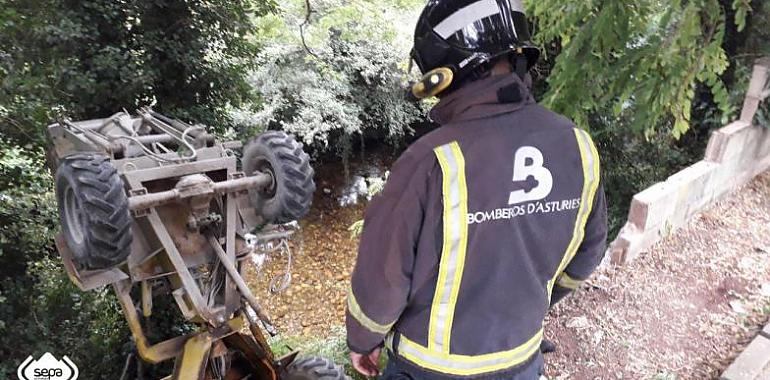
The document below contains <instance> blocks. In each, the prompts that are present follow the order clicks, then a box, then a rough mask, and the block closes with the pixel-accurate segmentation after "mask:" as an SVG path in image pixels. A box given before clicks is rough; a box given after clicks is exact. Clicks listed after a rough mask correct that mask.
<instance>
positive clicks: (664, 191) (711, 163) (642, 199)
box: [607, 58, 770, 264]
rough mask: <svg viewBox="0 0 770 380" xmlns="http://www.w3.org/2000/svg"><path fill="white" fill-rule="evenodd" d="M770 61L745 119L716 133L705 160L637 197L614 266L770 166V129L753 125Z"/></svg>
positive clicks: (611, 254) (614, 247) (758, 70)
mask: <svg viewBox="0 0 770 380" xmlns="http://www.w3.org/2000/svg"><path fill="white" fill-rule="evenodd" d="M769 79H770V58H765V59H762V60H759V61H758V62H757V64H756V65H755V66H754V72H753V75H752V79H751V83H750V85H749V89H748V91H747V94H746V100H745V101H744V105H743V111H742V113H741V118H740V120H738V121H736V122H733V123H732V124H729V125H727V126H725V127H723V128H721V129H719V130H717V131H715V132H714V133H713V134H712V135H711V139H710V140H709V144H708V147H707V148H706V154H705V157H704V159H703V160H702V161H699V162H697V163H695V164H694V165H692V166H690V167H687V168H685V169H683V170H682V171H680V172H678V173H676V174H674V175H672V176H670V177H669V178H668V179H667V180H666V181H664V182H660V183H657V184H655V185H653V186H651V187H649V188H647V189H646V190H644V191H642V192H641V193H638V194H636V195H635V196H634V198H633V200H632V201H631V208H630V211H629V213H628V221H627V222H626V225H625V226H624V227H623V228H622V229H621V231H620V233H619V234H618V237H617V238H616V239H615V241H613V242H612V244H610V247H609V249H608V251H607V256H608V259H609V260H610V262H612V263H613V264H625V263H628V262H630V261H631V260H633V259H634V258H635V257H637V256H638V255H639V254H640V253H641V252H643V251H644V250H645V249H647V248H649V247H650V246H651V245H653V244H655V243H656V242H658V241H660V240H661V239H662V238H664V237H665V236H667V235H668V234H670V233H671V232H673V231H675V230H676V229H677V228H679V227H682V226H684V225H686V224H687V222H688V221H689V220H690V218H692V217H693V216H694V215H695V214H696V213H697V212H699V211H700V210H702V209H703V208H704V207H706V206H708V205H710V204H711V203H713V202H714V201H716V200H718V199H719V198H720V197H722V196H723V195H725V194H727V193H729V192H731V191H732V190H734V189H735V188H736V187H739V186H741V185H743V184H745V183H747V182H749V181H750V180H751V179H752V178H754V177H755V176H756V175H757V174H759V173H761V172H763V171H765V170H767V169H768V168H770V129H769V128H768V127H770V126H757V125H753V119H754V116H755V114H756V112H757V109H758V107H759V103H760V102H762V100H763V99H765V98H767V97H768V95H769V94H770V89H768V84H769V83H768V80H769Z"/></svg>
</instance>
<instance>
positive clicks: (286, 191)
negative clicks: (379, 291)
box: [48, 108, 345, 380]
mask: <svg viewBox="0 0 770 380" xmlns="http://www.w3.org/2000/svg"><path fill="white" fill-rule="evenodd" d="M48 133H49V136H50V138H51V140H52V142H53V144H52V149H51V150H50V151H49V153H48V161H49V165H50V166H51V168H52V170H55V173H56V175H55V177H56V182H55V184H56V197H57V201H58V203H59V212H60V219H61V229H62V231H61V233H60V234H59V235H58V236H57V238H56V247H57V249H58V251H59V254H60V256H61V258H62V261H63V263H64V266H65V268H66V270H67V273H68V274H69V276H70V279H71V280H72V281H73V282H74V283H75V284H77V285H78V286H79V287H80V288H81V289H83V290H91V289H95V288H98V287H102V286H105V285H112V287H113V289H114V291H115V293H116V294H117V297H118V300H119V301H120V304H121V306H122V309H123V312H124V314H125V317H126V319H127V321H128V325H129V327H130V329H131V334H132V336H133V340H134V343H135V345H136V351H137V353H138V355H139V356H140V357H141V359H142V360H143V361H145V362H148V363H153V364H154V363H160V362H164V361H167V360H174V370H173V374H171V375H170V376H168V377H167V379H185V380H186V379H265V380H277V379H318V378H324V379H335V378H340V379H342V378H345V375H344V373H343V372H342V370H341V368H340V367H339V366H337V365H335V364H334V363H332V362H330V361H329V360H326V359H322V358H304V359H296V356H297V354H296V353H292V354H290V355H287V356H285V357H282V358H275V357H274V356H273V353H272V351H271V349H270V347H269V345H268V343H267V340H266V339H265V335H264V334H263V331H264V332H267V333H268V334H270V335H274V334H275V329H274V327H273V325H272V324H271V322H270V319H269V317H268V316H267V315H266V313H265V312H264V311H263V309H262V308H261V307H260V305H259V302H258V300H257V299H256V297H255V296H254V294H253V293H252V292H251V291H250V289H249V287H248V286H247V285H246V283H245V281H244V279H243V277H242V274H243V270H244V267H245V261H246V260H247V259H248V258H249V257H250V256H251V255H252V254H267V253H269V252H270V251H274V250H275V249H276V248H275V247H282V248H283V249H288V248H289V245H288V243H287V239H288V238H289V237H290V235H291V234H292V233H293V232H294V231H295V229H296V223H291V222H292V221H296V220H297V219H299V218H301V217H303V216H304V215H305V214H306V213H307V211H308V209H309V208H310V203H311V201H312V196H313V192H314V191H315V184H314V182H313V169H312V168H311V166H310V164H309V157H308V155H307V154H306V153H305V152H304V151H303V150H302V145H301V144H299V143H298V142H296V141H295V139H294V138H293V137H291V136H289V135H287V134H285V133H283V132H278V131H268V132H265V133H263V134H261V135H259V136H257V137H255V138H254V139H252V140H251V141H249V142H248V143H246V144H245V146H243V145H242V144H241V143H240V142H220V141H218V140H217V139H216V138H215V136H214V135H212V134H210V133H208V132H207V131H206V128H205V127H203V126H200V125H189V124H187V123H184V122H181V121H179V120H175V119H171V118H168V117H166V116H163V115H161V114H159V113H157V112H155V111H153V110H151V109H149V108H145V109H141V110H140V111H138V115H136V116H131V115H129V114H128V113H126V112H119V113H117V114H115V115H113V116H111V117H109V118H106V119H98V120H88V121H81V122H72V121H69V120H60V121H58V122H57V123H55V124H53V125H51V126H49V127H48ZM239 157H240V159H239ZM239 161H240V162H241V163H242V165H239ZM158 296H164V297H173V300H174V301H175V303H176V305H177V306H178V308H179V311H180V313H181V315H182V316H183V317H184V319H185V320H186V321H187V322H189V323H191V324H193V325H194V326H196V329H195V331H194V332H192V333H189V334H187V335H183V336H177V337H173V338H171V339H168V340H165V341H162V342H149V340H148V338H147V335H146V334H145V331H144V329H143V322H146V321H147V320H149V319H150V318H152V316H153V298H154V297H158Z"/></svg>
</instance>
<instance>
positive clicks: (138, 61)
mask: <svg viewBox="0 0 770 380" xmlns="http://www.w3.org/2000/svg"><path fill="white" fill-rule="evenodd" d="M273 8H274V4H273V3H272V1H271V0H267V1H258V2H252V1H245V0H244V1H225V0H208V1H194V2H187V1H181V0H163V1H139V0H129V1H120V2H109V1H74V0H23V1H21V0H0V120H2V122H3V124H4V125H7V126H8V128H6V127H4V128H3V131H2V134H3V135H4V136H5V137H6V138H10V139H13V140H14V141H17V142H21V143H23V144H26V143H29V142H31V143H34V144H38V145H41V144H42V143H43V141H44V126H45V125H46V124H48V123H49V122H50V121H51V120H52V119H53V118H54V117H55V116H56V115H57V114H64V115H66V116H67V117H71V118H73V119H88V118H96V117H106V116H109V115H110V114H112V113H114V112H117V111H119V110H121V109H122V108H124V107H125V108H128V109H132V108H135V107H139V106H142V105H155V107H156V108H157V109H158V110H159V111H162V112H167V113H169V114H172V115H174V116H177V117H180V118H185V119H192V120H194V121H197V122H203V123H206V124H209V125H211V126H214V127H224V126H227V125H228V123H230V120H229V117H228V115H227V112H226V111H227V108H228V107H229V106H239V105H241V104H242V103H244V102H250V101H252V100H253V93H252V92H251V91H250V88H249V87H248V85H247V84H246V82H245V81H244V76H245V74H246V72H247V70H249V69H250V68H252V67H253V62H254V57H255V55H256V53H257V51H258V50H257V45H256V44H255V43H254V42H253V41H252V40H250V39H247V38H245V36H246V35H247V34H248V33H251V32H252V31H253V30H254V24H253V23H252V22H251V19H252V17H253V16H255V15H262V14H265V13H266V12H268V11H271V10H272V9H273Z"/></svg>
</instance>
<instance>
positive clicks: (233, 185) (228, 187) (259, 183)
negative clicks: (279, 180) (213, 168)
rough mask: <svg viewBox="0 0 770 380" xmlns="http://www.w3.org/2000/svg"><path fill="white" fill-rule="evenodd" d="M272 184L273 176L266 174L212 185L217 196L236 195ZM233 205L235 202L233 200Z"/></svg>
mask: <svg viewBox="0 0 770 380" xmlns="http://www.w3.org/2000/svg"><path fill="white" fill-rule="evenodd" d="M272 182H273V176H272V175H270V174H267V173H259V174H255V175H253V176H249V177H242V178H236V179H230V180H227V181H222V182H215V183H214V192H216V193H217V194H227V193H237V192H239V191H246V190H250V189H257V188H262V187H267V186H269V185H270V184H271V183H272ZM233 203H235V200H233Z"/></svg>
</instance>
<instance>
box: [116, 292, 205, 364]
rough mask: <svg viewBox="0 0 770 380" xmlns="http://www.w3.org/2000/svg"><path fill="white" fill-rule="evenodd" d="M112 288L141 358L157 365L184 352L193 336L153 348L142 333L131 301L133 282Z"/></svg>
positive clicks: (164, 342) (161, 343)
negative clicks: (187, 342) (188, 340)
mask: <svg viewBox="0 0 770 380" xmlns="http://www.w3.org/2000/svg"><path fill="white" fill-rule="evenodd" d="M112 287H113V289H114V290H115V294H117V296H118V301H119V302H120V306H121V307H122V308H123V314H124V315H125V317H126V321H127V322H128V328H129V329H130V330H131V335H132V336H133V338H134V343H135V344H136V351H137V352H138V353H139V357H141V358H142V360H144V361H146V362H148V363H152V364H156V363H160V362H162V361H166V360H168V359H171V358H173V357H176V356H177V355H179V353H180V352H181V351H182V347H184V343H185V341H187V339H188V338H190V337H191V336H192V335H193V334H188V335H185V336H179V337H176V338H173V339H169V340H166V341H163V342H160V343H158V344H154V345H152V346H151V345H150V343H149V342H148V341H147V337H146V336H145V335H144V332H143V331H142V324H141V322H140V321H139V315H138V314H137V312H136V306H134V301H133V300H131V295H130V294H129V292H130V290H131V282H130V281H129V280H123V281H120V282H118V283H115V284H113V285H112Z"/></svg>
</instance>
